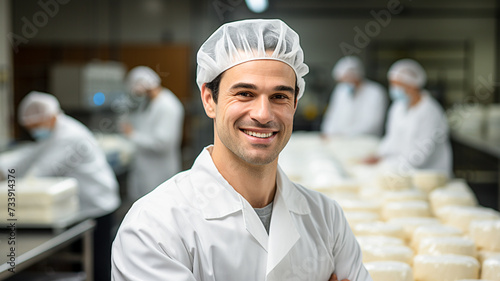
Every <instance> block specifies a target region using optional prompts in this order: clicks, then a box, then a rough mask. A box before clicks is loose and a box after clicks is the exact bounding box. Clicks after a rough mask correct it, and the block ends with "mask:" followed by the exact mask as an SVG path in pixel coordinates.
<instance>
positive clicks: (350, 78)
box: [321, 56, 387, 136]
mask: <svg viewBox="0 0 500 281" xmlns="http://www.w3.org/2000/svg"><path fill="white" fill-rule="evenodd" d="M364 75H365V73H364V68H363V65H362V63H361V61H360V60H359V58H357V57H354V56H347V57H343V58H341V59H340V60H339V61H338V62H337V64H336V65H335V67H334V68H333V71H332V76H333V78H334V79H335V81H336V82H337V86H336V87H335V89H334V91H333V93H332V95H331V98H330V103H329V104H328V108H327V111H326V113H325V115H324V117H323V123H322V124H321V133H322V134H323V135H327V136H331V135H341V136H358V135H374V136H381V135H382V131H383V127H384V120H385V112H386V108H387V98H386V94H385V91H384V88H383V87H382V86H381V85H380V84H378V83H376V82H373V81H370V80H368V79H366V78H365V77H364Z"/></svg>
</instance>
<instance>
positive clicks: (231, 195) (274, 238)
mask: <svg viewBox="0 0 500 281" xmlns="http://www.w3.org/2000/svg"><path fill="white" fill-rule="evenodd" d="M192 172H193V173H192V176H191V183H192V186H193V189H194V194H192V195H193V196H195V197H196V198H195V201H196V202H197V203H198V208H200V209H201V210H202V213H203V216H204V218H205V219H218V218H222V217H225V216H227V215H230V214H232V213H235V212H238V211H240V210H241V211H242V212H243V219H244V223H245V227H246V229H247V231H248V232H249V233H250V234H251V235H252V236H253V237H254V238H255V240H257V241H258V242H259V244H260V245H261V246H262V248H263V249H265V250H266V251H268V252H269V257H268V261H267V273H269V272H271V271H272V270H273V269H274V268H275V267H276V266H277V265H278V263H279V262H280V261H281V260H282V259H283V258H284V257H285V256H286V254H287V253H288V252H289V251H290V249H291V248H292V247H293V245H295V243H296V242H297V241H298V240H299V238H300V234H299V232H298V231H297V229H296V227H295V225H294V222H293V218H292V214H291V212H293V213H295V214H298V215H305V214H309V213H310V209H309V206H308V204H307V200H306V198H305V197H304V195H302V194H301V193H300V192H299V190H298V189H297V187H296V186H295V185H294V184H293V183H292V182H291V181H290V180H289V179H288V177H287V176H286V175H285V173H284V172H283V171H282V170H281V168H279V167H278V174H277V179H276V183H277V189H276V194H275V196H274V204H273V213H272V216H271V227H270V233H269V235H268V234H267V232H266V230H265V228H264V226H263V224H262V222H261V221H260V219H259V217H258V216H257V214H256V213H255V211H254V210H253V208H252V206H251V205H250V204H249V203H248V201H246V200H245V199H244V198H243V197H242V196H241V195H240V194H239V193H237V192H236V191H235V190H234V188H233V187H232V186H231V185H230V184H229V183H228V182H227V181H226V180H225V179H224V177H222V175H221V174H220V173H219V171H218V170H217V168H216V167H215V164H214V163H213V161H212V157H211V155H210V153H209V151H208V147H207V148H205V149H204V150H203V152H202V153H201V154H200V155H199V156H198V158H197V159H196V161H195V163H194V165H193V168H192ZM268 245H269V247H268Z"/></svg>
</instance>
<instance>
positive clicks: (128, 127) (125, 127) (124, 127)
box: [121, 123, 134, 137]
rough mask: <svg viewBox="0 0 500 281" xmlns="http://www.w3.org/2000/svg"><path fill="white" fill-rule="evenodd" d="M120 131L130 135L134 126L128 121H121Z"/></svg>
mask: <svg viewBox="0 0 500 281" xmlns="http://www.w3.org/2000/svg"><path fill="white" fill-rule="evenodd" d="M121 131H122V133H123V134H124V135H125V136H127V137H128V136H130V135H132V132H133V131H134V127H132V125H131V124H130V123H122V124H121Z"/></svg>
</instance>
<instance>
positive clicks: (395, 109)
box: [378, 90, 452, 176]
mask: <svg viewBox="0 0 500 281" xmlns="http://www.w3.org/2000/svg"><path fill="white" fill-rule="evenodd" d="M386 131H387V133H386V135H385V136H384V138H383V139H382V141H381V143H380V147H379V149H378V155H379V156H380V157H382V158H383V162H382V165H386V166H389V167H390V168H391V169H392V170H395V171H396V172H401V173H408V172H410V173H411V171H412V170H414V169H425V170H436V171H441V172H444V173H446V174H447V175H448V176H451V175H452V152H451V147H450V142H449V138H448V123H447V119H446V115H445V114H444V111H443V109H442V108H441V106H440V105H439V104H438V103H437V101H436V100H434V98H432V97H431V96H430V94H429V93H428V92H427V91H425V90H424V91H422V99H421V100H420V102H419V103H418V104H416V105H415V106H414V107H410V108H407V107H406V106H405V105H404V104H402V103H401V102H394V103H393V104H392V106H391V108H390V109H389V114H388V119H387V128H386Z"/></svg>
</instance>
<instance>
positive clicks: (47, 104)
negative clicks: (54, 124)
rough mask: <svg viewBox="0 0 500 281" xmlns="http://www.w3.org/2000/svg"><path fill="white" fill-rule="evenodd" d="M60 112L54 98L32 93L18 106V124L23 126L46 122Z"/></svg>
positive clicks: (57, 102)
mask: <svg viewBox="0 0 500 281" xmlns="http://www.w3.org/2000/svg"><path fill="white" fill-rule="evenodd" d="M60 112H61V107H60V105H59V101H57V99H56V97H54V96H53V95H50V94H47V93H42V92H36V91H32V92H30V93H29V94H28V95H26V96H25V97H24V98H23V100H22V101H21V103H20V104H19V112H18V118H19V123H21V125H23V126H26V125H31V124H36V123H39V122H43V121H45V120H48V119H49V118H51V117H52V116H55V115H57V114H59V113H60Z"/></svg>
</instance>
